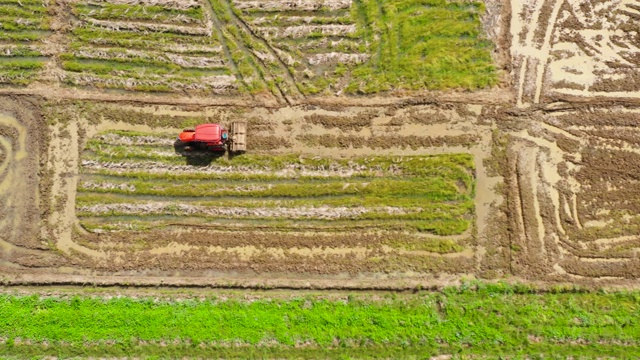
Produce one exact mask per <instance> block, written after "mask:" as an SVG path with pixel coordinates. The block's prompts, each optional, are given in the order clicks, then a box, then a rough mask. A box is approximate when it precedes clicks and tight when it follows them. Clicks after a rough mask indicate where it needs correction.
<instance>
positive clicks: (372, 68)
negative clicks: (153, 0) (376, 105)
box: [213, 0, 497, 95]
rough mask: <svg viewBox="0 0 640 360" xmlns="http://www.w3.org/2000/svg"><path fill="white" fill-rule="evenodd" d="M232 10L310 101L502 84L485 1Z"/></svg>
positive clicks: (344, 0) (247, 0) (240, 3)
mask: <svg viewBox="0 0 640 360" xmlns="http://www.w3.org/2000/svg"><path fill="white" fill-rule="evenodd" d="M213 2H215V1H213ZM224 2H225V1H221V3H224ZM230 5H231V7H232V8H233V14H232V15H228V16H229V17H234V16H237V21H236V22H238V23H239V24H241V26H240V27H241V28H242V29H244V28H245V27H246V28H248V29H249V30H250V33H251V34H253V35H254V42H255V38H257V39H260V40H264V42H265V44H261V43H260V42H257V44H256V45H257V47H258V49H259V48H260V47H262V48H265V46H264V45H266V49H270V50H271V53H266V54H263V56H264V57H266V58H267V59H268V60H267V61H271V62H273V61H274V60H279V61H280V62H282V63H283V64H284V65H286V70H287V71H288V72H289V75H290V76H291V77H292V78H293V80H294V81H295V84H297V87H298V89H299V90H300V91H301V92H302V93H303V94H306V95H311V94H317V93H326V92H329V93H336V92H338V93H342V92H346V93H375V92H380V91H387V90H392V89H410V90H419V89H446V88H466V89H477V88H484V87H489V86H491V85H495V84H496V83H497V77H496V73H495V69H494V66H493V64H492V60H491V56H490V49H491V48H492V45H491V42H490V41H487V40H484V39H482V38H481V36H480V33H481V24H480V21H479V15H480V14H481V12H482V11H483V6H482V4H481V3H479V2H455V1H454V2H446V1H438V0H434V1H395V0H392V1H385V2H379V1H370V0H364V1H351V0H341V1H320V0H313V1H303V2H279V1H265V2H262V1H251V0H234V1H231V3H230ZM223 16H224V15H223ZM223 16H221V17H223ZM247 37H248V36H247ZM249 47H250V48H254V46H253V45H252V43H250V44H249ZM254 49H255V48H254ZM260 51H262V50H260ZM274 57H275V59H274ZM453 59H455V60H453Z"/></svg>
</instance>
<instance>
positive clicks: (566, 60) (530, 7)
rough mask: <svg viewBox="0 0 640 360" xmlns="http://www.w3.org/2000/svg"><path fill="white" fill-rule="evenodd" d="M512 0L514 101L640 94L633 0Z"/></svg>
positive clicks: (638, 11)
mask: <svg viewBox="0 0 640 360" xmlns="http://www.w3.org/2000/svg"><path fill="white" fill-rule="evenodd" d="M512 3H513V5H514V8H513V9H512V12H513V14H514V17H513V26H512V29H511V32H512V34H511V35H512V37H513V46H512V49H511V51H512V54H513V56H514V60H515V64H516V67H517V69H516V71H515V76H516V80H517V82H518V89H517V96H518V101H519V102H521V103H539V102H544V101H545V99H544V98H545V96H546V97H547V98H549V99H554V98H567V99H572V98H575V97H583V98H589V97H593V96H599V97H607V98H621V99H637V98H640V79H639V78H638V71H637V69H638V66H640V60H639V59H640V56H639V55H640V41H639V40H638V37H637V36H636V34H637V33H638V31H639V30H640V25H638V18H640V4H639V3H638V1H636V0H624V1H584V2H574V1H537V2H512ZM516 14H517V15H516Z"/></svg>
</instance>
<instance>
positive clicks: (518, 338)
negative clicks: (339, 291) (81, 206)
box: [0, 284, 640, 358]
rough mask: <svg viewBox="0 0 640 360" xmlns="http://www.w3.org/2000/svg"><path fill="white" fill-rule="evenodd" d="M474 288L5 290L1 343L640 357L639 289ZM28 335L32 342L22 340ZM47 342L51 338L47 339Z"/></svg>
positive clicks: (21, 351)
mask: <svg viewBox="0 0 640 360" xmlns="http://www.w3.org/2000/svg"><path fill="white" fill-rule="evenodd" d="M476 286H477V287H478V289H474V290H472V289H467V288H466V287H463V288H449V289H445V291H444V292H442V293H419V294H415V295H411V296H395V295H388V296H382V297H380V296H378V299H375V300H374V299H373V298H372V297H370V296H366V295H359V296H349V299H348V300H347V301H342V300H327V299H326V298H325V299H323V298H322V297H323V295H322V294H321V295H317V296H314V295H308V296H306V297H304V298H293V299H277V298H276V299H259V300H256V301H252V302H247V301H243V300H240V299H241V296H237V297H236V298H235V300H216V299H214V298H209V299H207V300H204V301H200V300H182V301H168V300H154V299H151V298H140V299H131V298H114V299H110V300H102V299H97V298H87V297H73V298H64V299H60V298H38V297H37V296H29V297H21V296H11V295H2V296H0V337H2V338H5V339H8V340H6V341H5V342H4V344H3V345H1V346H2V348H0V350H2V353H3V354H5V355H9V354H16V355H26V354H32V352H33V351H36V350H37V351H41V352H40V354H56V355H72V354H76V355H77V354H81V355H83V356H87V355H89V354H94V351H95V352H98V351H99V352H100V355H101V356H105V355H111V356H114V355H119V354H123V353H126V354H127V355H129V356H131V355H132V354H138V355H145V356H151V355H165V356H166V355H168V354H172V353H173V354H176V355H177V354H180V355H181V356H184V355H187V354H188V355H191V356H204V355H206V354H212V353H217V354H227V355H229V354H236V355H237V356H240V357H243V356H244V357H246V356H249V355H254V356H256V355H260V354H262V356H266V355H268V356H285V355H286V356H296V355H313V356H320V355H322V357H339V356H343V355H344V354H350V355H352V356H354V357H381V356H382V357H384V356H386V357H397V356H402V355H407V354H420V356H421V357H424V356H428V355H435V354H440V353H449V354H457V356H462V355H471V354H481V355H493V356H496V355H505V354H506V355H518V356H520V357H519V358H524V356H529V358H531V357H530V356H532V355H537V354H547V355H549V357H551V358H562V357H563V356H564V357H566V356H567V355H572V356H574V358H575V356H576V355H580V356H582V357H584V356H588V357H593V356H602V355H607V356H615V355H617V356H622V357H624V358H630V357H637V356H639V355H640V350H639V349H640V348H639V347H638V346H637V345H638V344H637V342H638V339H640V326H639V323H640V311H639V309H640V293H638V292H624V293H603V292H598V293H595V292H584V293H583V292H577V293H572V292H568V293H565V292H558V293H536V292H535V291H531V290H530V289H527V288H524V287H517V286H508V285H501V284H498V285H486V284H478V285H476ZM263 295H264V294H263ZM380 298H381V299H380ZM18 338H19V339H21V340H27V339H28V340H30V341H31V342H32V345H25V344H24V342H22V341H19V342H18V343H19V345H16V339H18ZM45 341H46V342H48V343H49V346H47V347H44V346H42V345H41V344H42V342H45ZM143 342H146V345H143V344H144V343H143ZM161 342H166V343H168V344H169V346H168V347H162V346H161V345H160V343H161ZM110 344H112V345H110ZM234 344H235V345H234ZM267 344H268V345H267ZM301 344H305V346H304V347H301V348H300V347H298V348H296V345H301ZM34 349H35V350H34ZM394 355H395V356H394Z"/></svg>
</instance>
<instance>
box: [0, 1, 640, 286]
mask: <svg viewBox="0 0 640 360" xmlns="http://www.w3.org/2000/svg"><path fill="white" fill-rule="evenodd" d="M9 3H11V4H13V3H12V2H11V1H8V2H7V4H9ZM27 3H28V4H31V5H22V6H23V7H24V6H28V7H29V9H31V10H30V11H34V12H36V13H37V12H42V10H41V9H40V8H39V6H41V5H42V4H40V5H38V4H36V3H34V2H33V1H31V2H29V1H26V2H25V4H27ZM32 3H33V4H32ZM123 3H126V4H129V5H131V6H146V5H149V4H147V3H148V1H139V2H122V1H119V0H118V1H116V0H110V1H97V2H88V1H62V2H57V3H56V5H55V6H50V7H49V8H48V12H47V14H48V16H50V17H51V22H50V23H48V24H44V25H42V26H44V27H46V30H42V31H41V32H40V33H39V34H40V35H41V36H42V37H43V38H38V39H34V40H33V43H32V44H31V45H29V46H30V49H31V48H32V50H33V51H32V52H31V53H29V52H25V51H27V49H26V48H22V47H19V48H17V47H16V45H15V44H13V43H12V42H15V41H17V40H15V39H14V40H5V42H7V44H4V45H3V46H4V47H3V49H5V51H4V54H6V56H10V54H11V52H12V51H13V52H16V51H18V50H19V51H21V53H20V54H22V55H23V56H20V58H25V57H28V58H34V59H36V60H37V61H42V62H43V64H44V65H42V66H43V67H42V69H41V71H40V72H39V73H37V75H34V74H35V73H31V72H29V73H28V74H27V72H20V74H27V75H28V76H27V75H25V76H27V77H28V80H29V81H28V83H24V84H22V83H19V82H16V81H13V80H12V81H11V82H8V81H7V82H5V83H6V85H5V86H3V87H2V89H1V90H0V91H1V93H2V95H0V197H2V201H1V202H0V269H1V273H0V277H1V278H2V279H3V280H4V281H6V282H14V283H15V282H18V283H20V282H26V283H32V282H35V283H47V282H56V283H89V282H92V283H104V284H114V283H115V284H134V283H137V284H145V285H150V284H184V285H188V284H192V285H203V284H213V285H219V286H283V287H295V288H298V287H323V288H414V287H416V286H432V285H438V284H448V283H452V282H456V281H459V280H460V279H462V278H485V279H506V278H509V279H512V278H518V279H526V280H528V281H544V282H572V283H584V284H592V283H598V284H607V285H610V284H620V285H626V286H633V285H634V283H633V279H635V278H637V277H638V276H639V275H640V260H639V257H638V248H639V247H640V235H638V234H640V206H638V200H640V199H639V198H638V197H639V196H640V195H638V194H640V192H639V191H640V185H639V184H640V175H638V174H640V172H639V171H640V133H639V132H638V131H637V129H636V123H637V122H638V121H639V120H640V103H639V102H638V99H639V98H640V85H639V84H640V83H638V81H637V80H638V78H637V66H638V59H639V57H638V54H639V51H640V50H638V46H640V45H638V44H640V41H638V36H637V34H638V29H637V27H638V25H637V24H638V22H637V21H636V20H637V19H638V18H639V17H640V13H639V11H638V9H640V3H638V2H637V1H604V2H602V1H590V2H581V3H580V5H574V3H572V2H568V1H536V2H534V1H525V2H521V1H511V2H499V1H488V2H487V3H486V4H485V6H484V7H483V9H484V11H485V13H484V14H483V16H482V17H481V20H482V25H483V28H484V29H485V31H486V37H487V38H488V39H490V40H491V41H492V42H493V43H494V44H495V49H494V50H493V51H492V53H491V56H492V58H493V61H494V63H495V66H496V68H497V69H498V72H497V76H498V77H499V79H500V82H499V84H498V85H496V86H493V87H490V88H489V87H488V88H485V89H483V90H476V91H458V90H446V91H430V90H429V88H428V87H426V86H425V87H423V88H418V89H413V88H411V89H409V88H396V89H394V91H391V92H389V91H386V92H378V93H375V94H371V95H367V96H364V95H362V94H356V93H354V94H345V93H344V92H345V91H346V90H347V89H348V88H349V86H350V84H351V85H352V86H355V85H353V84H361V83H358V82H357V81H356V80H357V79H356V77H355V75H354V74H357V72H358V70H357V69H358V66H363V64H367V63H368V62H369V61H373V60H371V56H374V55H372V54H375V51H373V50H372V49H373V48H372V47H371V46H372V45H371V42H370V41H371V39H374V38H375V36H374V35H375V30H376V26H378V25H379V24H376V23H374V22H369V23H367V24H369V25H370V26H371V28H370V31H369V32H368V31H364V30H363V31H360V30H361V29H360V28H359V26H360V25H359V24H360V22H361V21H364V20H363V19H364V17H365V15H366V12H365V11H364V10H367V9H369V8H368V7H367V6H362V5H361V4H363V3H365V4H368V3H369V2H357V3H358V5H357V6H355V5H353V2H351V1H315V0H314V1H310V0H309V1H296V2H286V3H284V2H276V1H249V0H242V1H223V2H217V1H212V2H199V1H184V2H173V1H160V2H158V3H160V4H161V8H160V9H158V8H154V9H155V10H154V11H156V12H155V13H152V14H149V12H147V10H145V11H144V12H142V11H141V12H136V11H134V10H132V11H131V12H118V11H119V10H118V9H120V8H118V7H117V6H112V5H114V4H115V5H122V4H123ZM154 3H155V2H154ZM3 4H4V3H3ZM105 4H106V5H105ZM108 4H111V5H108ZM145 4H146V5H145ZM212 4H213V6H212ZM216 4H221V5H224V6H223V7H216ZM0 6H16V7H17V6H18V5H0ZM110 6H111V7H110ZM354 6H355V7H354ZM474 6H475V5H474ZM479 8H480V7H473V6H471V7H470V8H469V9H470V10H468V11H471V12H473V11H477V9H479ZM167 9H169V10H167ZM360 10H362V12H360ZM369 10H371V9H369ZM374 10H376V9H374ZM379 10H380V9H377V10H376V11H379ZM465 11H466V10H465ZM16 14H20V12H16ZM225 14H226V15H225ZM310 14H315V15H314V16H309V15H310ZM16 16H17V15H16ZM149 16H154V17H153V19H155V20H157V21H155V22H153V25H152V24H151V23H152V21H150V19H151V18H149ZM399 18H400V17H399ZM596 18H597V19H598V20H597V21H595V20H594V19H596ZM115 19H120V20H118V21H119V22H116V21H115ZM116 23H117V24H116ZM113 24H116V25H118V27H114V25H113ZM45 25H46V26H45ZM160 28H162V29H160ZM141 29H146V30H145V32H144V33H145V34H146V35H145V36H147V38H145V39H146V40H145V41H147V43H144V44H143V43H135V40H134V39H133V38H132V34H138V33H140V32H141V31H142V30H141ZM163 29H164V30H163ZM107 30H108V31H113V32H114V34H116V33H117V36H116V35H113V36H112V37H111V38H109V37H105V33H103V32H105V31H107ZM24 31H27V32H29V33H30V31H32V29H31V30H30V28H29V29H26V30H24ZM15 36H18V35H15ZM20 36H26V35H24V34H23V35H20ZM368 36H371V37H370V38H369V37H368ZM169 38H171V39H173V40H171V39H169ZM167 39H169V40H171V41H174V40H175V41H178V40H176V39H181V40H179V41H178V42H177V44H178V45H177V46H172V47H170V48H167V49H165V50H163V48H162V47H161V46H160V45H163V44H164V45H167V42H166V41H168V40H167ZM117 41H119V42H118V43H116V42H117ZM154 41H155V42H154ZM385 41H386V40H385ZM20 46H22V45H20ZM234 46H235V47H234ZM106 47H109V48H111V50H108V51H107V50H104V49H102V48H106ZM116 47H117V48H118V50H117V51H115V50H114V49H115V48H116ZM34 49H35V50H34ZM283 49H284V50H283ZM285 50H286V51H285ZM29 51H31V50H29ZM36 52H38V53H37V54H36ZM160 53H162V56H161V57H159V56H160V55H158V54H160ZM25 54H26V55H25ZM241 54H244V56H245V57H244V59H250V61H248V60H247V61H248V63H246V64H244V63H243V62H242V61H240V58H239V57H238V56H240V57H242V56H241ZM230 59H231V60H230ZM107 60H108V61H110V62H118V63H119V64H124V65H122V68H121V69H120V70H121V71H120V70H119V71H116V72H111V73H109V74H102V73H101V71H102V70H101V68H100V67H99V66H98V65H97V64H98V63H99V62H100V61H107ZM142 63H145V64H151V65H149V66H156V68H155V69H156V70H157V71H158V73H156V74H152V75H149V74H145V73H139V70H138V68H137V67H136V66H138V65H140V64H142ZM169 63H170V64H173V65H167V64H169ZM0 64H2V63H0ZM136 64H137V65H136ZM243 64H244V65H243ZM93 65H95V66H93ZM245 65H246V68H244V69H243V66H245ZM80 66H83V67H84V68H83V69H85V70H82V71H79V70H78V69H79V67H80ZM0 67H1V65H0ZM343 67H344V69H343ZM34 69H36V68H31V69H30V70H29V71H32V70H33V71H35V70H34ZM162 69H165V70H166V69H169V70H170V72H169V73H166V74H162V73H161V70H162ZM185 69H186V70H185ZM194 69H198V70H194ZM169 70H167V71H169ZM162 71H164V70H162ZM7 74H9V73H7ZM15 74H16V73H15V72H11V73H10V74H9V75H11V76H14V75H15ZM9 75H7V76H9ZM147 75H148V76H147ZM15 76H17V75H15ZM21 76H22V75H21ZM136 76H137V77H136ZM323 78H324V80H325V81H320V80H319V79H323ZM6 79H14V80H15V79H17V78H9V77H6ZM354 79H355V80H354ZM254 80H255V81H254ZM354 81H355V82H354ZM361 85H362V84H361ZM252 87H255V88H252ZM238 120H242V121H246V122H247V123H248V129H249V134H248V144H249V145H248V146H249V148H248V151H247V153H246V154H245V155H240V156H236V157H232V158H229V157H226V156H225V157H222V158H217V159H206V160H205V161H204V162H202V161H201V162H199V163H193V162H191V161H190V160H189V159H187V158H185V157H183V156H182V155H181V154H179V153H176V151H175V149H174V143H173V142H174V139H175V137H176V135H177V134H178V133H179V132H180V131H181V130H182V128H184V127H190V126H193V125H195V124H198V123H202V122H220V123H222V124H225V125H228V124H230V123H231V122H233V121H238ZM636 187H638V188H636Z"/></svg>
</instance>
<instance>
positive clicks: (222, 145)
mask: <svg viewBox="0 0 640 360" xmlns="http://www.w3.org/2000/svg"><path fill="white" fill-rule="evenodd" d="M246 134H247V124H246V123H244V122H234V123H232V124H231V129H230V130H229V131H227V130H226V129H225V128H224V127H222V125H220V124H200V125H198V126H196V127H195V128H193V129H184V130H183V131H182V132H181V133H180V135H179V136H178V141H176V149H180V150H182V151H180V152H181V153H182V154H183V155H197V154H198V153H202V154H204V155H206V154H210V153H223V154H224V152H225V151H226V150H228V151H229V152H232V153H238V152H243V151H245V150H246V149H247V145H246Z"/></svg>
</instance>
